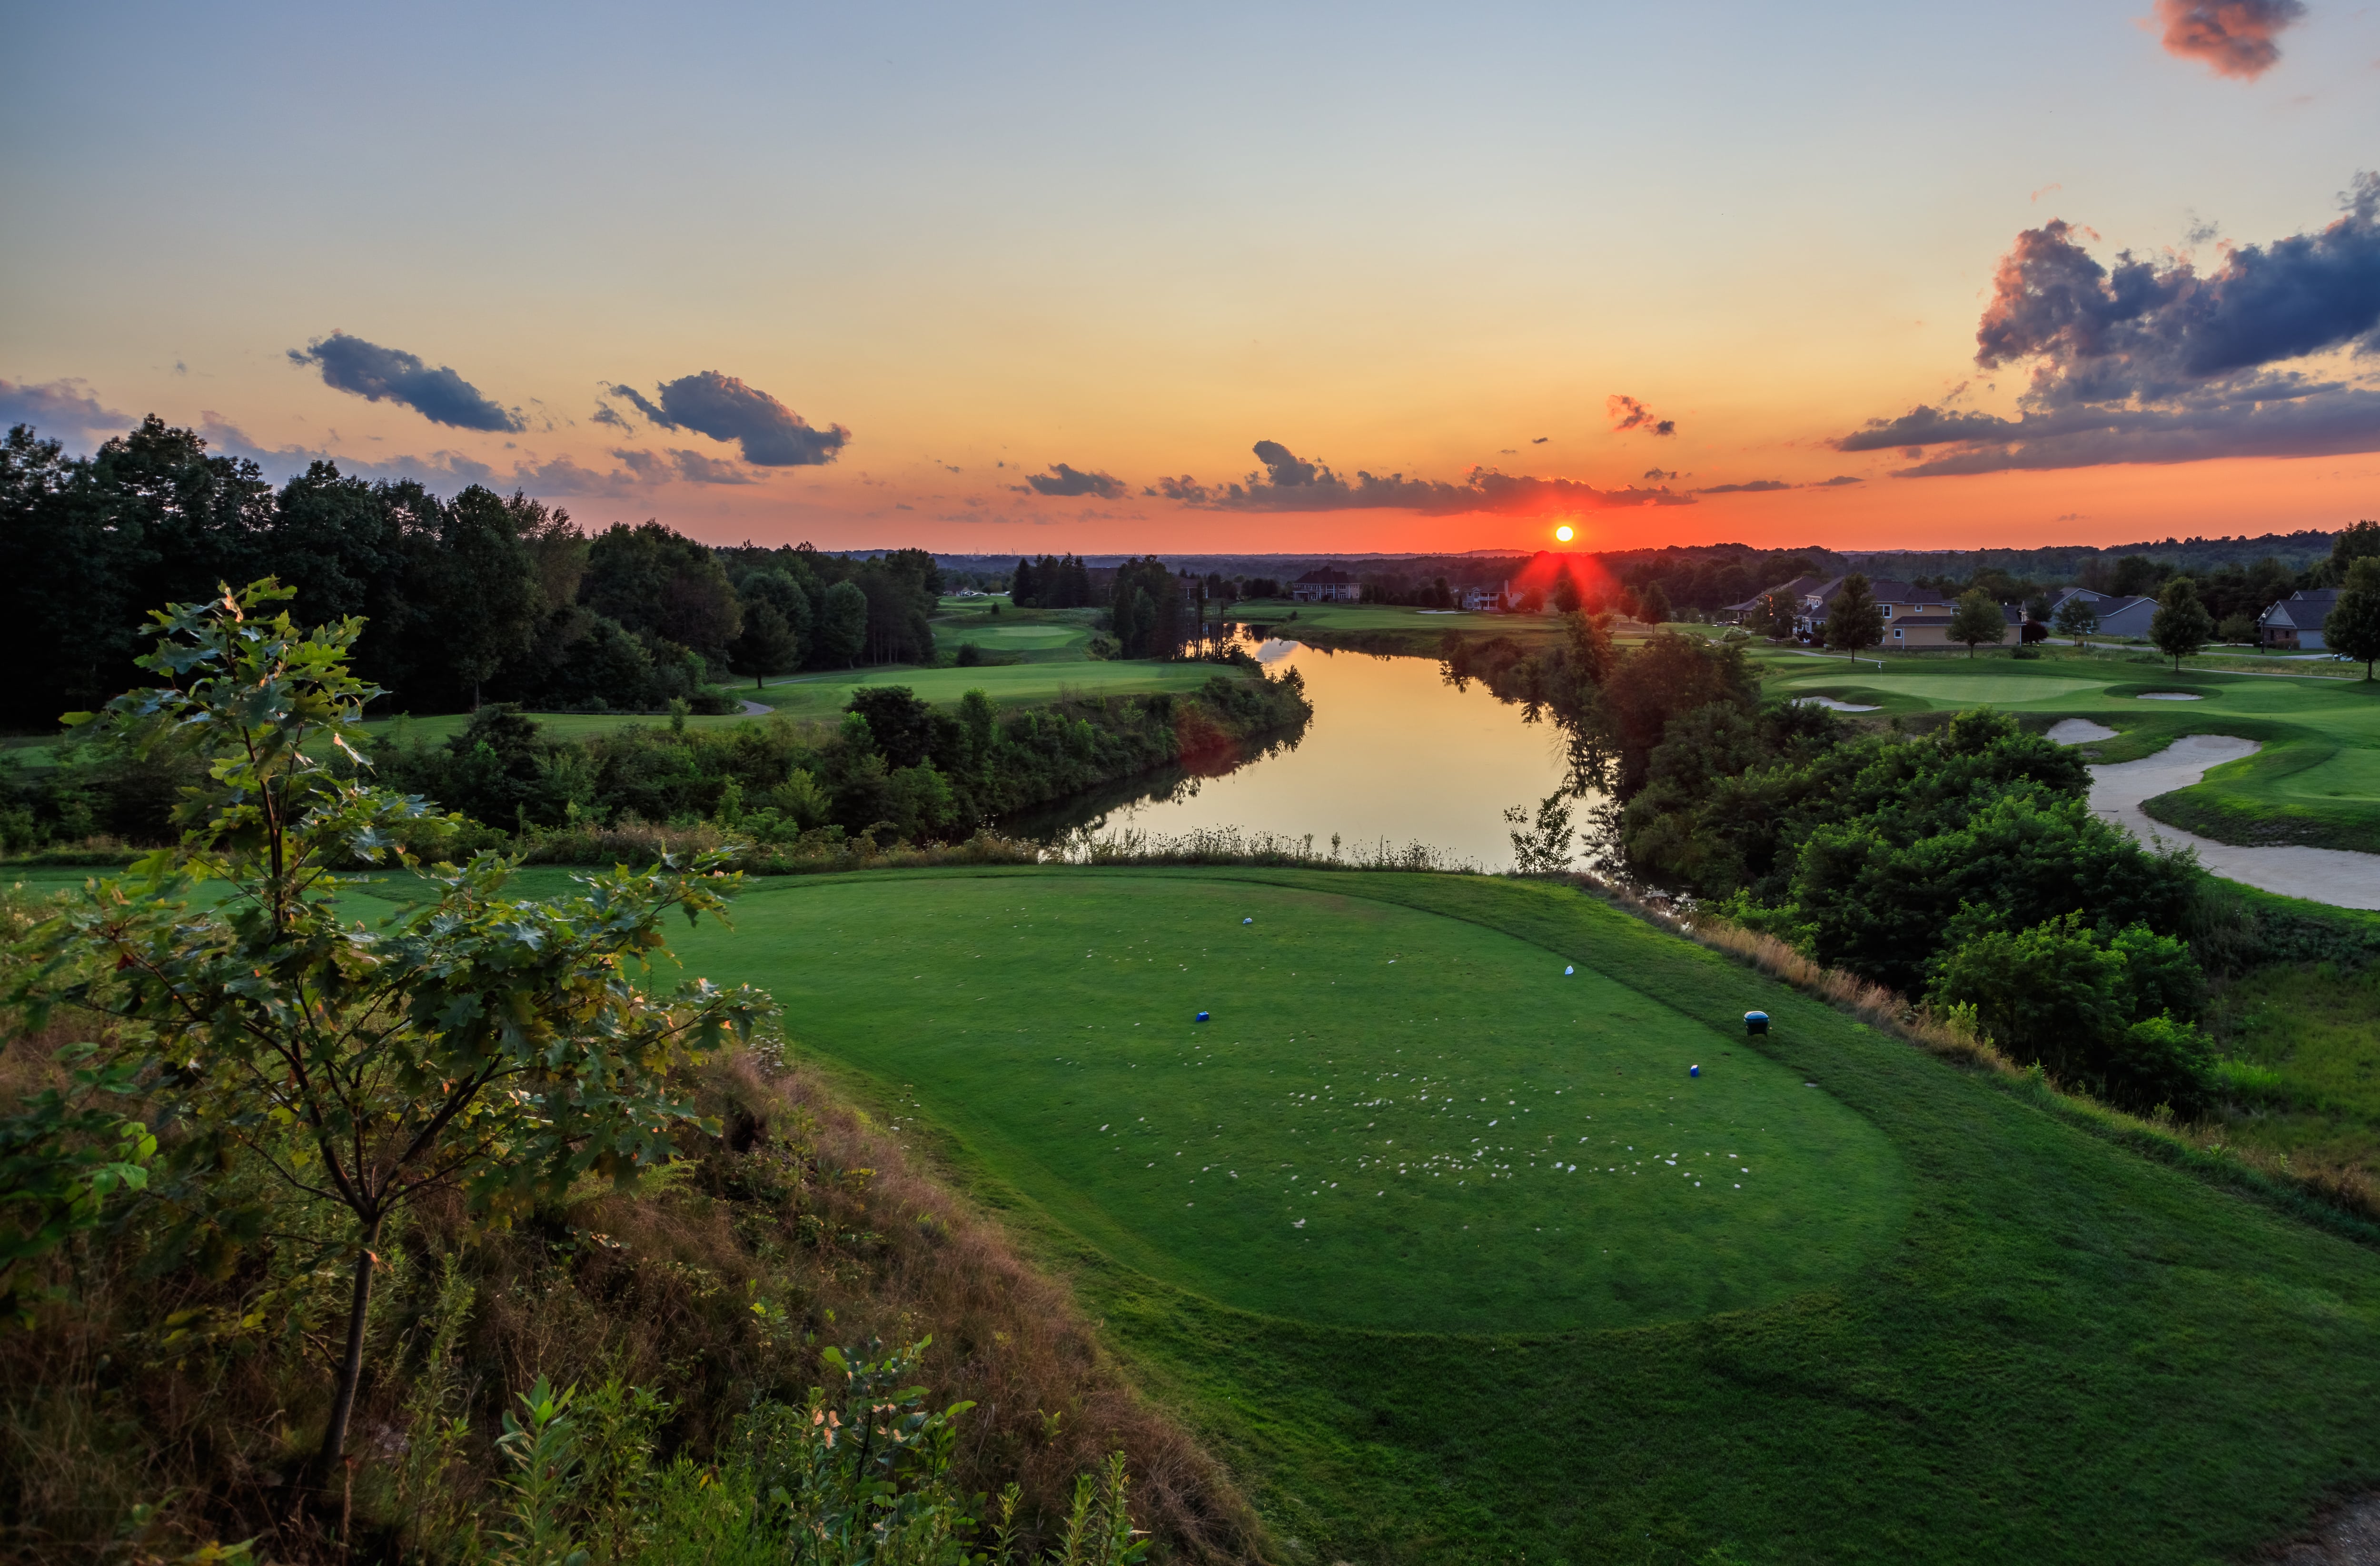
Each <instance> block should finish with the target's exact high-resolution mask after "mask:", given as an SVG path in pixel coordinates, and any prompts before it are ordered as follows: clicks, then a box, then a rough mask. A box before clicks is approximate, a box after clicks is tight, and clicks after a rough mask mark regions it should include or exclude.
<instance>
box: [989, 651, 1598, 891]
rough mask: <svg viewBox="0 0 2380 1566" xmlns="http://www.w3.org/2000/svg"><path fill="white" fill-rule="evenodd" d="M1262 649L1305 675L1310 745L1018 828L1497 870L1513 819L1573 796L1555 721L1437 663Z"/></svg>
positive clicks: (1040, 833) (1177, 775) (1270, 661)
mask: <svg viewBox="0 0 2380 1566" xmlns="http://www.w3.org/2000/svg"><path fill="white" fill-rule="evenodd" d="M1253 650H1254V651H1255V652H1256V655H1257V659H1258V660H1259V661H1260V662H1263V663H1264V664H1265V666H1266V667H1267V668H1268V669H1269V670H1271V671H1272V672H1273V673H1274V674H1279V673H1280V672H1281V671H1282V670H1283V669H1295V670H1296V671H1297V672H1298V674H1299V675H1300V676H1301V677H1302V678H1303V679H1304V680H1305V691H1306V695H1307V697H1308V698H1310V699H1311V700H1312V701H1313V703H1314V721H1313V722H1311V723H1309V724H1308V725H1307V726H1306V729H1305V733H1304V734H1302V735H1300V736H1298V737H1297V738H1296V739H1294V740H1293V741H1290V742H1287V743H1285V744H1282V745H1280V746H1276V747H1272V748H1270V749H1269V750H1266V751H1263V752H1260V753H1258V754H1257V755H1256V756H1253V757H1249V758H1245V759H1242V760H1241V761H1240V762H1239V764H1238V765H1236V766H1234V767H1233V768H1232V769H1231V770H1230V771H1225V772H1222V773H1220V775H1216V776H1209V777H1198V776H1194V775H1191V774H1188V773H1184V772H1179V771H1177V772H1173V773H1172V774H1170V775H1161V776H1160V777H1158V778H1156V779H1153V780H1152V779H1142V780H1137V781H1136V785H1135V786H1133V787H1130V788H1124V789H1118V790H1115V791H1112V792H1111V793H1110V794H1108V795H1105V796H1094V797H1092V798H1090V799H1088V800H1082V801H1076V802H1075V803H1074V804H1073V805H1072V806H1071V807H1069V808H1067V809H1065V810H1062V811H1048V812H1038V813H1035V814H1033V815H1031V816H1028V817H1024V818H1020V819H1017V820H1015V821H1014V822H1011V823H1010V826H1011V830H1013V831H1015V832H1020V833H1021V834H1024V835H1027V836H1034V837H1047V838H1056V837H1059V836H1062V835H1064V834H1066V833H1068V832H1074V831H1077V830H1082V831H1087V832H1090V833H1091V834H1092V835H1093V836H1095V837H1119V836H1122V835H1123V834H1124V833H1128V832H1129V833H1135V834H1138V835H1140V836H1142V837H1143V838H1146V839H1150V840H1158V839H1165V838H1177V837H1184V836H1188V835H1190V834H1192V833H1196V832H1220V831H1233V830H1236V831H1237V832H1240V833H1241V834H1242V835H1243V836H1250V837H1254V836H1261V835H1266V834H1269V835H1272V836H1275V837H1281V838H1288V839H1293V840H1301V841H1302V840H1304V839H1305V838H1307V837H1309V836H1310V837H1311V838H1312V839H1313V851H1314V852H1316V853H1328V852H1329V851H1330V841H1331V839H1332V837H1333V836H1334V835H1335V836H1336V837H1337V838H1338V839H1339V840H1340V843H1341V844H1342V851H1343V852H1345V853H1347V854H1349V855H1351V856H1356V855H1363V856H1368V855H1370V854H1372V853H1374V852H1376V851H1377V850H1378V847H1379V846H1380V845H1381V844H1386V845H1387V846H1388V847H1389V848H1390V849H1402V848H1403V847H1405V846H1406V845H1407V844H1415V843H1421V844H1428V845H1429V846H1430V847H1432V848H1434V849H1437V850H1439V853H1440V854H1441V856H1443V857H1444V858H1445V859H1446V860H1447V861H1449V862H1451V863H1454V864H1468V865H1473V866H1476V867H1477V868H1481V869H1488V870H1496V869H1504V868H1510V866H1511V864H1512V840H1511V838H1510V837H1509V836H1508V835H1507V833H1508V832H1510V830H1511V829H1510V828H1509V827H1508V826H1507V825H1506V824H1505V821H1504V811H1505V809H1506V808H1507V807H1510V806H1514V805H1520V806H1526V807H1532V808H1534V807H1535V806H1536V802H1537V801H1538V800H1540V799H1543V798H1544V797H1545V796H1546V795H1548V794H1551V793H1553V792H1554V791H1555V790H1556V789H1557V788H1559V787H1560V786H1561V783H1562V778H1563V775H1564V771H1565V768H1564V764H1563V746H1562V735H1561V731H1560V729H1559V728H1558V727H1556V726H1555V725H1554V724H1553V723H1552V722H1550V721H1546V722H1536V723H1531V722H1524V719H1523V715H1522V710H1521V709H1520V708H1519V707H1516V706H1512V705H1510V704H1508V703H1505V702H1502V701H1499V700H1497V699H1496V698H1495V697H1493V696H1491V695H1489V694H1488V690H1487V689H1486V688H1485V687H1484V686H1480V685H1478V684H1476V683H1475V684H1473V685H1472V686H1470V688H1469V689H1467V690H1457V689H1455V688H1454V686H1451V685H1449V684H1448V683H1447V682H1446V680H1445V678H1444V677H1443V674H1442V672H1441V671H1442V665H1440V664H1439V662H1438V661H1437V660H1436V659H1431V658H1379V657H1374V656H1372V655H1369V654H1366V653H1360V652H1333V651H1330V650H1328V649H1323V648H1317V647H1308V646H1306V645H1305V644H1304V643H1302V642H1294V641H1281V640H1270V641H1265V642H1262V643H1260V644H1255V645H1254V646H1253ZM1582 814H1583V812H1582Z"/></svg>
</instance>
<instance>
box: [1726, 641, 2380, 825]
mask: <svg viewBox="0 0 2380 1566" xmlns="http://www.w3.org/2000/svg"><path fill="white" fill-rule="evenodd" d="M1755 657H1756V658H1757V660H1758V662H1760V663H1761V665H1762V666H1763V668H1764V669H1765V670H1766V671H1767V677H1768V680H1769V682H1770V687H1771V688H1772V689H1775V690H1777V691H1779V693H1780V694H1782V695H1785V696H1789V697H1791V696H1828V697H1833V698H1837V699H1839V700H1843V701H1852V702H1858V703H1861V704H1864V705H1873V706H1875V707H1876V708H1878V709H1879V710H1880V715H1882V716H1887V717H1889V716H1891V715H1893V714H1896V713H1901V714H1907V713H1914V712H1924V711H1941V710H1954V709H1959V708H1966V707H1979V706H1988V707H2000V708H2005V709H2007V710H2010V711H2012V712H2018V713H2027V714H2039V715H2041V716H2044V717H2050V718H2064V717H2077V718H2089V719H2091V720H2093V721H2094V722H2100V723H2105V724H2107V726H2109V727H2111V728H2115V729H2118V730H2119V731H2120V734H2119V737H2118V738H2116V739H2112V740H2106V741H2101V742H2099V743H2097V744H2095V745H2094V746H2092V747H2090V748H2091V751H2092V753H2093V756H2094V759H2105V760H2109V761H2129V760H2132V759H2136V758H2139V757H2143V756H2147V755H2151V754H2153V753H2155V751H2158V750H2161V749H2163V748H2164V747H2166V746H2167V745H2168V744H2170V743H2172V742H2173V741H2174V740H2175V739H2178V738H2180V736H2182V735H2184V734H2236V735H2238V736H2240V737H2241V738H2243V739H2253V740H2256V741H2259V742H2261V743H2262V744H2263V746H2264V747H2265V748H2264V749H2263V750H2262V751H2261V752H2259V753H2258V754H2257V755H2254V756H2252V757H2248V758H2245V759H2241V760H2239V761H2233V762H2228V763H2226V764H2225V765H2223V766H2221V767H2217V768H2216V769H2214V770H2213V771H2209V772H2208V773H2207V774H2206V776H2205V778H2204V779H2203V780H2202V781H2200V782H2199V783H2195V784H2193V785H2192V786H2191V787H2189V788H2185V789H2179V790H2176V791H2175V792H2173V793H2171V794H2167V795H2160V796H2158V797H2157V798H2156V799H2155V800H2152V801H2150V803H2149V806H2148V810H2149V813H2150V814H2151V815H2153V816H2155V817H2156V818H2157V819H2159V820H2162V821H2166V822H2168V823H2169V824H2171V825H2174V826H2178V827H2181V828H2183V829H2184V830H2186V831H2190V832H2199V833H2201V834H2203V835H2204V836H2207V837H2212V838H2216V839H2217V840H2219V841H2222V842H2226V843H2305V844H2315V845H2317V846H2322V847H2332V848H2356V849H2362V850H2364V851H2367V852H2380V685H2367V684H2364V683H2362V682H2361V681H2345V680H2331V679H2300V678H2292V677H2277V676H2274V675H2268V674H2225V673H2219V672H2213V671H2207V670H2202V669H2194V668H2189V667H2185V668H2184V669H2183V670H2182V672H2181V673H2180V674H2172V673H2169V672H2160V671H2159V670H2158V669H2156V668H2155V667H2154V666H2152V665H2150V664H2148V663H2144V662H2134V661H2131V660H2128V659H2120V658H2114V657H2110V656H2107V655H2106V654H2099V655H2095V656H2088V657H2085V656H2081V655H2077V654H2074V653H2072V652H2071V651H2070V650H2069V649H2054V650H2053V651H2052V652H2051V653H2050V654H2049V655H2048V656H2046V657H2044V658H2041V659H2035V660H2025V661H2022V662H2019V661H2017V660H2014V659H2011V658H2009V657H2008V656H2007V655H2006V654H2005V653H2002V654H2001V655H2000V656H1998V657H1997V658H1995V657H1991V656H1988V655H1986V656H1985V657H1982V658H1976V659H1966V658H1957V657H1953V658H1939V657H1935V656H1931V655H1926V656H1916V657H1911V656H1905V655H1904V656H1900V657H1888V658H1886V659H1885V660H1884V661H1883V662H1884V666H1883V668H1882V669H1878V668H1877V667H1876V664H1875V663H1874V662H1863V663H1860V664H1859V665H1857V666H1856V667H1855V668H1854V667H1852V666H1850V665H1848V664H1847V663H1846V662H1845V661H1844V660H1841V659H1824V658H1809V657H1803V656H1799V655H1796V654H1792V653H1787V652H1779V651H1774V650H1768V649H1763V650H1762V651H1760V652H1758V653H1756V654H1755ZM2162 692H2176V693H2183V694H2188V695H2192V696H2195V697H2196V698H2198V699H2197V700H2194V701H2165V700H2158V699H2155V695H2156V693H2162Z"/></svg>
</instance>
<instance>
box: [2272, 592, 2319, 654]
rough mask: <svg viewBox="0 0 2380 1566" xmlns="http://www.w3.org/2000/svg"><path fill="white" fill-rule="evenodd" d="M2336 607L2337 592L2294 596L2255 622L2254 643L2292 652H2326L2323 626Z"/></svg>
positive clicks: (2295, 593)
mask: <svg viewBox="0 0 2380 1566" xmlns="http://www.w3.org/2000/svg"><path fill="white" fill-rule="evenodd" d="M2337 606H2338V589H2337V588H2314V589H2311V590H2309V591H2305V592H2293V593H2291V594H2289V597H2287V598H2285V599H2283V600H2281V601H2280V602H2278V603H2276V604H2274V605H2273V606H2272V607H2271V608H2269V609H2267V610H2265V613H2264V615H2263V617H2262V618H2260V619H2259V620H2258V621H2257V622H2256V640H2257V641H2258V642H2259V643H2261V644H2262V645H2264V646H2265V647H2283V648H2288V649H2290V650H2291V651H2294V652H2327V651H2329V650H2330V643H2329V642H2327V641H2325V639H2324V638H2323V634H2322V623H2323V622H2324V621H2325V620H2327V619H2329V618H2330V612H2331V610H2333V609H2334V608H2336V607H2337Z"/></svg>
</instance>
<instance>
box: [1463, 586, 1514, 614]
mask: <svg viewBox="0 0 2380 1566" xmlns="http://www.w3.org/2000/svg"><path fill="white" fill-rule="evenodd" d="M1503 606H1504V595H1503V594H1502V593H1500V592H1498V591H1496V590H1494V589H1490V588H1465V589H1463V608H1465V609H1469V610H1473V611H1482V610H1488V609H1501V608H1502V607H1503Z"/></svg>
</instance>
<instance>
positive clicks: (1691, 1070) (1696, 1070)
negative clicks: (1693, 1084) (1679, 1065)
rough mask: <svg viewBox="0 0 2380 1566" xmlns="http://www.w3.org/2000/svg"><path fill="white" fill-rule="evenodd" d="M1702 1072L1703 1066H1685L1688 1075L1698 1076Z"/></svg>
mask: <svg viewBox="0 0 2380 1566" xmlns="http://www.w3.org/2000/svg"><path fill="white" fill-rule="evenodd" d="M1686 1074H1687V1075H1688V1076H1700V1075H1701V1074H1703V1068H1702V1067H1700V1066H1688V1067H1687V1068H1686Z"/></svg>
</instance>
